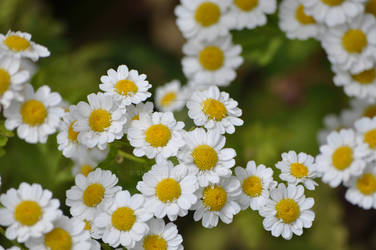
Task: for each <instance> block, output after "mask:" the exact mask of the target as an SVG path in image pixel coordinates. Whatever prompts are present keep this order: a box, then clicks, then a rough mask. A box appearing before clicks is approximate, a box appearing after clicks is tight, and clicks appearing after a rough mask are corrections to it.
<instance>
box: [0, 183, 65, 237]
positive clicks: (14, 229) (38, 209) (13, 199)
mask: <svg viewBox="0 0 376 250" xmlns="http://www.w3.org/2000/svg"><path fill="white" fill-rule="evenodd" d="M51 198H52V193H51V192H50V191H49V190H43V189H42V187H41V186H40V185H39V184H32V185H30V184H27V183H21V184H20V186H19V188H18V190H16V189H14V188H12V189H9V190H8V191H7V192H6V193H5V194H2V195H1V196H0V202H1V204H2V206H3V207H2V208H0V218H1V220H0V225H1V226H5V227H7V229H6V231H5V236H6V237H7V238H8V239H10V240H14V239H17V241H18V242H25V241H27V240H28V239H29V238H30V237H40V236H41V235H42V234H44V233H47V232H49V231H51V230H52V227H53V225H52V222H53V221H54V220H55V219H57V218H59V217H60V216H61V214H62V213H61V211H60V210H59V205H60V203H59V201H58V200H57V199H51Z"/></svg>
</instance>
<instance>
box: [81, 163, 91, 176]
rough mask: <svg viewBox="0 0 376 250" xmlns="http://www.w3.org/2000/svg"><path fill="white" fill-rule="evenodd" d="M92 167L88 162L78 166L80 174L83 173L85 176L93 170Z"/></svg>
mask: <svg viewBox="0 0 376 250" xmlns="http://www.w3.org/2000/svg"><path fill="white" fill-rule="evenodd" d="M93 169H94V168H93V167H92V166H91V165H89V164H84V165H82V166H81V168H80V172H81V174H83V175H84V176H85V177H87V176H88V175H89V174H90V172H91V171H93Z"/></svg>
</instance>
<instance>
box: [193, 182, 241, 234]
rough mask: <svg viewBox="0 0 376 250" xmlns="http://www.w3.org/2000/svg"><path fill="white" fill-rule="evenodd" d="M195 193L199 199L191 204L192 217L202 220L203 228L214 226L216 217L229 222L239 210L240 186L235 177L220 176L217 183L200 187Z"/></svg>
mask: <svg viewBox="0 0 376 250" xmlns="http://www.w3.org/2000/svg"><path fill="white" fill-rule="evenodd" d="M196 193H197V196H198V198H199V200H198V202H197V203H196V205H195V206H193V210H195V212H194V214H193V219H194V220H195V221H199V220H202V226H203V227H205V228H213V227H216V226H217V225H218V218H220V219H221V221H223V222H224V223H226V224H230V223H231V222H232V218H233V216H234V215H235V214H237V213H239V212H240V206H239V204H238V199H239V195H240V194H241V188H240V182H239V181H238V179H236V178H235V177H229V178H222V179H221V180H220V182H219V183H218V184H213V185H209V186H207V187H205V188H200V189H199V190H198V191H197V192H196Z"/></svg>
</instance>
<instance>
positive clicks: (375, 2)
mask: <svg viewBox="0 0 376 250" xmlns="http://www.w3.org/2000/svg"><path fill="white" fill-rule="evenodd" d="M366 12H367V13H369V14H372V15H374V16H376V0H369V1H368V3H367V5H366Z"/></svg>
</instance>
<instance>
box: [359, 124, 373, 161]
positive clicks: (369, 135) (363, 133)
mask: <svg viewBox="0 0 376 250" xmlns="http://www.w3.org/2000/svg"><path fill="white" fill-rule="evenodd" d="M354 127H355V130H356V131H357V132H358V134H359V135H360V138H359V139H360V140H361V141H363V142H364V143H365V144H366V145H367V146H368V149H369V150H370V151H371V153H370V155H369V158H367V160H376V117H374V118H372V119H371V118H368V117H363V118H361V119H359V120H357V121H356V122H355V124H354Z"/></svg>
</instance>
